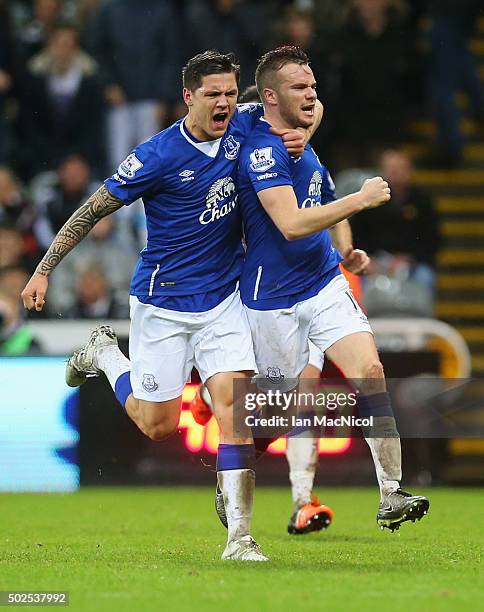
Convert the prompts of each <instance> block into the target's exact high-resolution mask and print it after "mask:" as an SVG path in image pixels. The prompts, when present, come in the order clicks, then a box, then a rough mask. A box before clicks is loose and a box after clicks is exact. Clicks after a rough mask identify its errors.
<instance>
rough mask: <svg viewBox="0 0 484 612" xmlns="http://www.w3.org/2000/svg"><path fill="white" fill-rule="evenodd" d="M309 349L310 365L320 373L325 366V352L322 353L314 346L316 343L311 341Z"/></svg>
mask: <svg viewBox="0 0 484 612" xmlns="http://www.w3.org/2000/svg"><path fill="white" fill-rule="evenodd" d="M308 348H309V358H308V365H312V366H314V367H315V368H317V369H318V370H319V371H321V370H322V369H323V365H324V353H323V351H320V350H319V349H318V347H317V346H316V345H315V344H314V342H311V340H308Z"/></svg>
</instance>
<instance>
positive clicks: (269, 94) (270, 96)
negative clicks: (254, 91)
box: [262, 87, 277, 106]
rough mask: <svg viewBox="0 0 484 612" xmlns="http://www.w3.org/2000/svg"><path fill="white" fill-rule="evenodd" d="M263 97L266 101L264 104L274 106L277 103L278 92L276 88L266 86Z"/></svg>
mask: <svg viewBox="0 0 484 612" xmlns="http://www.w3.org/2000/svg"><path fill="white" fill-rule="evenodd" d="M262 99H263V101H264V104H269V105H271V106H274V105H275V104H277V93H276V91H275V90H274V89H270V88H269V87H264V89H263V90H262Z"/></svg>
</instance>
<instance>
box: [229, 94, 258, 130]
mask: <svg viewBox="0 0 484 612" xmlns="http://www.w3.org/2000/svg"><path fill="white" fill-rule="evenodd" d="M263 115H264V107H263V106H262V104H259V103H257V102H249V103H248V104H237V106H236V108H235V113H234V116H233V117H232V122H233V123H234V124H235V126H236V127H238V128H239V129H241V130H242V132H243V133H244V134H245V136H248V135H249V134H250V132H252V130H253V129H254V128H255V126H256V125H257V124H258V122H259V119H260V118H261V117H262V116H263Z"/></svg>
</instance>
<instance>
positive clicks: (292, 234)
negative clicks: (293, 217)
mask: <svg viewBox="0 0 484 612" xmlns="http://www.w3.org/2000/svg"><path fill="white" fill-rule="evenodd" d="M279 230H280V232H281V234H282V235H283V236H284V238H285V239H286V240H288V241H289V242H292V241H293V240H298V239H299V238H301V237H302V235H301V232H300V230H299V228H298V226H297V225H296V224H295V223H291V222H289V223H284V224H283V225H282V227H279Z"/></svg>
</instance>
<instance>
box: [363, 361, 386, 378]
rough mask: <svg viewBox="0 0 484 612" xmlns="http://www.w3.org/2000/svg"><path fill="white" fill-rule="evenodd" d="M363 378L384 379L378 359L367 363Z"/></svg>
mask: <svg viewBox="0 0 484 612" xmlns="http://www.w3.org/2000/svg"><path fill="white" fill-rule="evenodd" d="M364 370H365V371H364V373H363V377H364V378H385V373H384V371H383V365H382V364H381V362H380V361H378V359H375V360H373V361H371V362H370V363H368V364H367V365H366V366H365V368H364Z"/></svg>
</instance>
